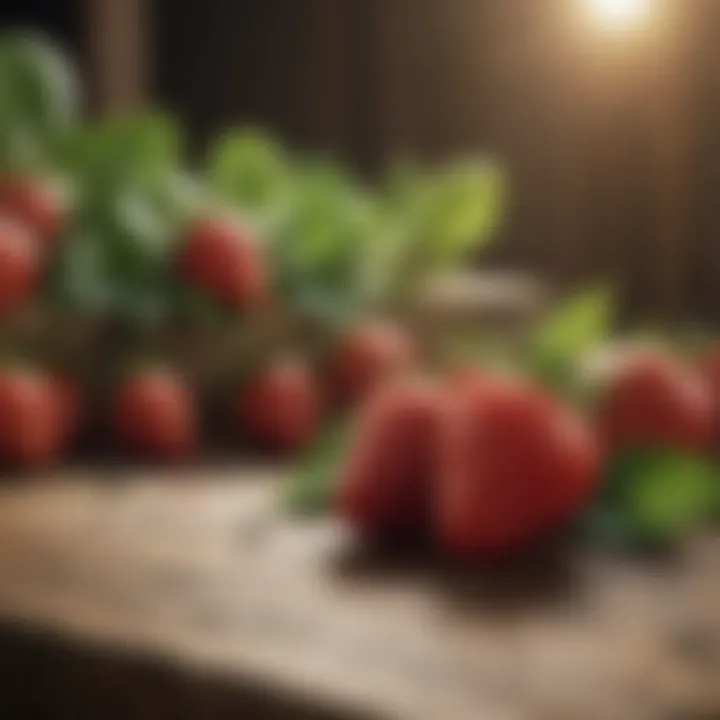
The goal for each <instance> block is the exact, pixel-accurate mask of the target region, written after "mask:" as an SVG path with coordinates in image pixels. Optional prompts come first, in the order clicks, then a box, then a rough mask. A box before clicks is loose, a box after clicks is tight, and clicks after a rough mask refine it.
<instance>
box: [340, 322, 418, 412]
mask: <svg viewBox="0 0 720 720" xmlns="http://www.w3.org/2000/svg"><path fill="white" fill-rule="evenodd" d="M414 360H415V348H414V345H413V341H412V339H411V338H410V336H409V335H408V334H407V333H406V332H405V331H404V330H403V329H402V328H400V327H398V326H396V325H392V324H389V323H384V324H379V323H376V324H369V325H364V326H361V327H359V328H357V329H356V330H354V331H352V332H350V333H348V334H347V335H346V336H345V337H344V338H342V339H341V341H340V343H339V344H338V346H337V347H336V348H335V349H334V351H333V352H332V354H331V356H330V358H329V361H328V364H327V367H326V373H327V378H328V383H329V387H330V395H331V397H332V398H333V399H334V400H335V401H336V402H337V404H338V405H341V406H346V405H356V404H358V403H360V402H362V400H364V399H365V398H366V397H367V396H368V395H369V394H370V393H371V392H372V391H373V390H374V389H375V388H376V387H377V386H378V384H379V383H381V382H382V381H383V380H384V379H386V378H388V377H389V376H392V375H394V374H397V373H398V372H401V371H403V370H407V369H409V368H410V367H411V366H412V364H413V362H414Z"/></svg>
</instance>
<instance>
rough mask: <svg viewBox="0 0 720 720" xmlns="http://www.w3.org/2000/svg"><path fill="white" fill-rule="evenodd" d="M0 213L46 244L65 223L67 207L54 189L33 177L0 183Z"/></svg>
mask: <svg viewBox="0 0 720 720" xmlns="http://www.w3.org/2000/svg"><path fill="white" fill-rule="evenodd" d="M0 212H2V213H3V214H5V215H8V216H10V217H13V218H15V219H16V220H17V221H19V222H21V223H22V224H23V225H25V227H27V228H28V230H29V231H30V232H31V233H32V234H33V235H35V236H36V237H37V238H38V239H40V240H41V241H42V242H43V243H44V244H46V245H50V244H51V243H52V242H53V241H54V240H55V238H56V237H57V235H58V234H59V233H60V231H61V230H62V228H63V226H64V224H65V222H66V220H67V206H66V203H65V202H64V201H63V200H62V198H61V197H60V194H59V193H58V192H57V189H56V188H55V187H53V186H52V185H50V184H49V183H48V182H45V181H43V180H41V179H39V178H34V177H11V178H5V179H3V180H2V181H1V182H0Z"/></svg>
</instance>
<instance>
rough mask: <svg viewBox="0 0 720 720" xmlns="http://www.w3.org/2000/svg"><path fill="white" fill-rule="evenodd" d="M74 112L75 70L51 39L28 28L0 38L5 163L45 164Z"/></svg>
mask: <svg viewBox="0 0 720 720" xmlns="http://www.w3.org/2000/svg"><path fill="white" fill-rule="evenodd" d="M78 114H79V91H78V82H77V77H76V73H75V69H74V67H73V65H72V63H71V61H70V60H69V59H68V58H67V57H66V56H65V54H64V53H63V52H62V51H61V50H60V49H59V48H58V47H57V46H56V45H55V44H54V43H52V42H50V41H49V40H48V39H47V38H44V37H42V36H41V35H38V34H35V33H30V32H17V33H9V34H5V35H4V36H3V37H2V38H0V156H1V158H0V159H1V160H2V163H3V164H4V165H5V166H8V167H13V168H19V169H24V168H32V167H33V166H36V165H44V164H47V162H48V156H49V154H50V153H51V149H52V147H53V146H54V144H55V143H56V142H57V141H58V139H59V138H60V137H61V136H62V135H63V134H64V133H65V132H67V131H68V129H69V128H70V127H71V126H72V125H73V124H74V123H75V122H76V120H77V118H78Z"/></svg>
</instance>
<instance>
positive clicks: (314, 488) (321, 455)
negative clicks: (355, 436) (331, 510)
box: [284, 419, 352, 516]
mask: <svg viewBox="0 0 720 720" xmlns="http://www.w3.org/2000/svg"><path fill="white" fill-rule="evenodd" d="M351 432H352V422H351V421H350V420H348V419H345V420H341V421H337V422H336V423H335V424H333V425H331V426H330V427H328V428H327V429H326V430H325V431H324V432H323V433H321V434H320V436H319V437H318V438H317V440H316V442H315V444H314V445H313V447H312V448H311V449H310V451H309V452H308V453H307V454H306V455H305V457H303V458H302V459H301V460H300V463H299V465H298V467H297V468H296V470H295V471H294V472H293V474H292V476H291V477H290V478H289V479H288V482H287V485H286V487H285V493H284V503H285V506H286V507H287V508H288V510H289V511H290V512H291V513H293V514H296V515H301V516H313V515H317V514H319V513H322V512H323V511H325V510H326V509H327V507H328V505H329V503H330V500H331V497H332V494H333V491H334V489H335V486H336V483H337V481H338V475H339V471H340V465H341V462H342V459H343V457H344V455H345V452H346V449H347V444H348V440H349V438H350V435H351Z"/></svg>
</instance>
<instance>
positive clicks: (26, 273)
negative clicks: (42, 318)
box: [0, 217, 41, 317]
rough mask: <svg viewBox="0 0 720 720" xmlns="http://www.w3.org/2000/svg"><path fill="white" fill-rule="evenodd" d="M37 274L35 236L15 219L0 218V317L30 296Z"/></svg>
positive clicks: (12, 310) (37, 277) (33, 289)
mask: <svg viewBox="0 0 720 720" xmlns="http://www.w3.org/2000/svg"><path fill="white" fill-rule="evenodd" d="M40 275H41V260H40V252H39V249H38V246H37V243H36V242H35V239H34V238H33V237H32V236H31V235H30V233H29V232H28V231H27V229H26V228H25V227H23V226H22V225H20V224H19V223H17V222H16V221H14V220H10V219H8V218H5V217H3V218H0V317H1V316H3V315H8V314H10V313H12V312H14V311H16V310H17V309H18V308H20V307H21V306H22V305H24V304H25V303H26V302H27V301H28V300H29V299H30V297H31V296H32V295H33V294H34V293H35V292H36V290H37V288H38V285H39V282H40Z"/></svg>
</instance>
